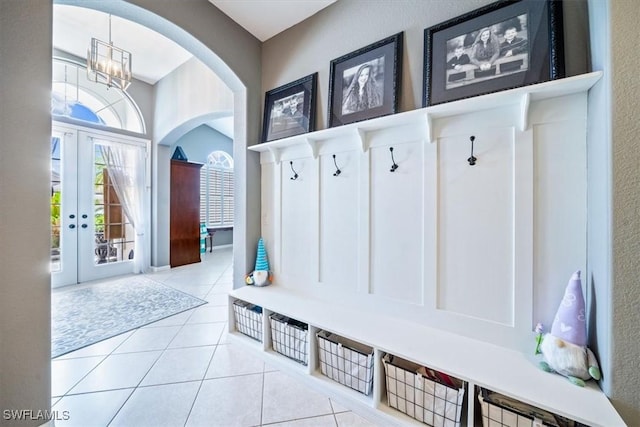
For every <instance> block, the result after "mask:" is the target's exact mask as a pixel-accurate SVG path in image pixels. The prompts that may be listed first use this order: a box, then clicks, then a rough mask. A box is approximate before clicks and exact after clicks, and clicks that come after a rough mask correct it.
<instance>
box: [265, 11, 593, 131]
mask: <svg viewBox="0 0 640 427" xmlns="http://www.w3.org/2000/svg"><path fill="white" fill-rule="evenodd" d="M492 2H493V0H466V1H443V0H394V1H390V0H340V1H338V2H336V3H334V4H332V5H331V6H329V7H327V8H326V9H323V10H322V11H321V12H320V13H318V14H316V15H314V16H312V17H311V18H309V19H307V20H305V21H303V22H302V23H300V24H298V25H296V26H294V27H292V28H291V29H289V30H287V31H285V32H283V33H281V34H279V35H276V36H275V37H273V38H271V39H269V40H267V41H266V42H265V43H264V45H263V48H262V86H263V88H264V90H265V91H267V90H270V89H273V88H275V87H278V86H281V85H283V84H286V83H289V82H291V81H294V80H296V79H299V78H301V77H303V76H306V75H309V74H311V73H314V72H318V104H317V107H318V115H317V121H316V123H317V129H323V128H325V127H326V122H327V103H328V91H329V64H330V62H331V60H333V59H336V58H338V57H340V56H342V55H345V54H347V53H349V52H353V51H355V50H357V49H359V48H361V47H364V46H367V45H369V44H371V43H373V42H376V41H378V40H381V39H383V38H385V37H388V36H391V35H393V34H396V33H399V32H401V31H404V53H403V64H402V86H401V89H400V104H399V107H400V111H409V110H414V109H416V108H421V107H422V79H423V55H424V29H425V28H428V27H431V26H433V25H435V24H438V23H441V22H443V21H447V20H449V19H451V18H454V17H456V16H459V15H462V14H465V13H467V12H470V11H472V10H474V9H477V8H479V7H482V6H484V5H486V4H489V3H492ZM586 10H587V8H586V2H585V1H582V0H573V1H569V2H567V3H566V4H565V11H566V16H567V19H565V21H566V26H567V27H568V28H567V32H568V35H569V42H570V44H567V45H568V46H570V47H571V49H569V51H570V52H569V54H568V55H567V58H566V68H567V74H568V75H575V74H580V73H584V72H586V71H587V59H586V58H587V57H586V55H585V53H586V52H588V49H587V43H588V38H587V37H586V34H587V33H588V27H587V22H586V16H587V14H586Z"/></svg>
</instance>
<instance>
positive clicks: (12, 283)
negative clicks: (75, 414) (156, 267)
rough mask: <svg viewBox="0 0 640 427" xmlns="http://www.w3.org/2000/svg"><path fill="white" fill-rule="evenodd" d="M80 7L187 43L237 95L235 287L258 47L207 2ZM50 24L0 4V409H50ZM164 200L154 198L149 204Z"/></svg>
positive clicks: (244, 226)
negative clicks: (110, 14) (107, 13)
mask: <svg viewBox="0 0 640 427" xmlns="http://www.w3.org/2000/svg"><path fill="white" fill-rule="evenodd" d="M65 3H66V4H77V3H78V2H73V1H71V2H65ZM82 4H83V5H90V6H92V7H93V6H95V7H96V8H107V11H111V12H114V13H115V12H119V13H120V15H122V16H125V17H127V19H132V20H134V21H137V22H141V23H143V24H145V25H146V26H148V27H149V28H152V29H154V30H156V31H159V32H161V33H164V34H165V35H167V34H166V32H167V31H169V32H173V33H172V34H169V36H170V37H171V38H173V39H174V40H176V39H178V40H182V42H183V43H184V44H185V45H189V43H190V42H191V44H192V46H190V50H192V51H194V52H195V53H196V54H197V55H198V56H199V57H200V59H201V60H202V61H203V62H205V63H206V64H207V65H208V66H210V67H211V68H212V69H214V70H216V72H217V73H218V75H219V76H220V77H221V78H223V79H224V80H225V81H226V82H227V83H228V84H229V86H230V87H231V89H232V90H233V91H234V106H235V111H234V123H235V129H234V132H235V135H236V139H235V144H234V159H235V162H236V165H237V166H236V181H237V182H242V183H246V185H240V186H239V191H238V192H237V194H236V212H239V213H240V214H239V215H238V224H240V227H238V228H240V229H241V230H240V231H238V232H237V233H236V236H235V238H236V246H237V250H234V265H235V270H236V272H235V274H236V277H235V278H234V279H235V281H236V283H242V282H243V276H244V274H245V273H246V272H247V271H250V269H251V268H252V264H253V259H251V260H249V258H253V255H252V256H251V257H249V256H248V255H247V253H246V247H247V246H248V242H250V247H251V248H253V247H255V242H256V241H257V239H258V237H259V231H258V230H259V211H260V206H255V205H254V206H252V208H251V209H250V210H249V213H247V214H245V213H244V212H246V205H247V203H252V204H253V203H254V200H259V199H260V198H259V163H258V155H257V154H256V153H252V154H251V155H249V154H247V150H246V146H247V142H248V141H257V140H258V134H259V123H260V114H259V113H260V102H261V95H260V94H261V92H262V89H261V85H260V43H259V41H258V40H257V39H255V38H253V37H252V36H251V35H249V34H248V33H247V32H246V31H245V30H244V29H243V28H241V27H240V26H239V25H237V24H235V23H233V22H231V20H230V19H229V18H228V17H227V16H226V15H224V14H223V13H222V12H220V11H218V10H217V9H215V8H213V7H212V6H211V4H210V3H209V2H208V1H207V0H185V1H182V2H181V3H180V4H179V5H178V4H176V3H174V2H158V1H154V0H137V1H135V5H134V4H133V3H127V2H124V1H114V2H103V1H90V0H89V1H84V2H83V3H82ZM136 5H139V6H140V7H146V8H148V9H151V10H152V11H153V12H154V13H148V12H146V11H145V10H144V9H142V8H138V7H137V6H136ZM103 10H104V9H103ZM52 16H53V13H52V5H51V2H49V1H41V0H1V1H0V57H1V58H2V60H1V61H0V99H3V100H7V99H10V100H11V102H10V103H8V102H4V103H2V107H0V108H1V110H0V131H1V132H0V134H1V135H2V139H1V140H0V196H1V197H2V199H3V200H4V201H5V203H3V206H2V208H1V209H0V241H1V242H2V245H0V272H2V279H0V409H1V410H4V409H9V408H10V409H24V410H29V409H31V410H33V411H38V410H48V409H50V407H51V384H50V381H51V380H50V378H51V371H50V370H51V336H50V329H51V283H50V274H49V238H48V236H49V233H50V225H49V191H50V188H49V178H50V177H49V165H50V136H51V115H50V106H51V99H50V97H51V52H52V44H51V35H52ZM172 21H173V22H175V24H177V25H178V26H182V27H184V29H185V30H181V29H180V28H178V27H177V26H176V25H173V24H171V22H172ZM192 35H193V36H195V37H197V38H198V39H199V40H200V41H199V42H198V41H197V40H195V39H193V36H192ZM193 40H195V42H194V41H193ZM187 47H188V48H189V46H187ZM214 51H215V52H216V53H217V56H216V55H214V54H213V53H212V52H214ZM238 52H241V54H238ZM27 53H28V54H27ZM167 152H168V150H167ZM165 154H166V153H163V152H160V153H155V154H154V157H160V158H162V157H164V159H165V160H166V159H168V156H165ZM162 179H163V178H162V177H161V178H160V179H159V180H160V181H161V180H162ZM156 181H158V180H156ZM157 183H158V182H154V184H157ZM161 184H162V185H168V182H164V181H162V182H161ZM8 201H11V202H10V203H9V202H8ZM163 202H165V201H162V200H156V201H154V205H156V204H157V203H163ZM238 206H239V207H238ZM166 230H168V225H167V227H166ZM238 236H239V237H238ZM42 424H43V420H27V421H22V422H17V421H16V422H13V421H8V420H5V419H4V417H2V416H0V425H2V426H5V425H7V426H8V425H20V426H39V425H42Z"/></svg>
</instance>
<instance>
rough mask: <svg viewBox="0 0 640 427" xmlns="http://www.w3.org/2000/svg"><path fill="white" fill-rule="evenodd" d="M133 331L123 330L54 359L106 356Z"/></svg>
mask: <svg viewBox="0 0 640 427" xmlns="http://www.w3.org/2000/svg"><path fill="white" fill-rule="evenodd" d="M133 332H134V331H129V332H125V333H124V334H120V335H117V336H115V337H113V338H109V339H106V340H104V341H100V342H98V343H95V344H92V345H90V346H87V347H84V348H81V349H79V350H76V351H73V352H71V353H68V354H65V355H64V356H60V357H56V359H55V360H61V359H74V358H77V357H87V356H107V355H109V354H111V353H112V352H113V351H114V350H115V349H116V348H118V346H119V345H120V344H122V343H123V342H124V341H125V340H126V339H127V338H129V337H130V336H131V335H132V334H133Z"/></svg>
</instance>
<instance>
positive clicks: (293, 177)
mask: <svg viewBox="0 0 640 427" xmlns="http://www.w3.org/2000/svg"><path fill="white" fill-rule="evenodd" d="M289 166H291V171H292V172H293V176H292V177H291V179H293V180H296V179H298V172H296V171H295V169H293V160H291V161H289Z"/></svg>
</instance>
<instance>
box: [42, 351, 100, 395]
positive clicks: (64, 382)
mask: <svg viewBox="0 0 640 427" xmlns="http://www.w3.org/2000/svg"><path fill="white" fill-rule="evenodd" d="M105 357H106V356H94V357H81V358H78V359H55V360H52V361H51V396H63V395H64V394H65V393H67V392H68V391H69V390H70V389H71V388H72V387H73V386H74V385H76V384H77V383H78V382H79V381H80V380H81V379H82V378H83V377H84V376H85V375H87V374H88V373H89V372H90V371H91V370H92V369H93V368H95V367H96V366H98V364H99V363H100V362H102V361H103V360H104V359H105Z"/></svg>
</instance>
